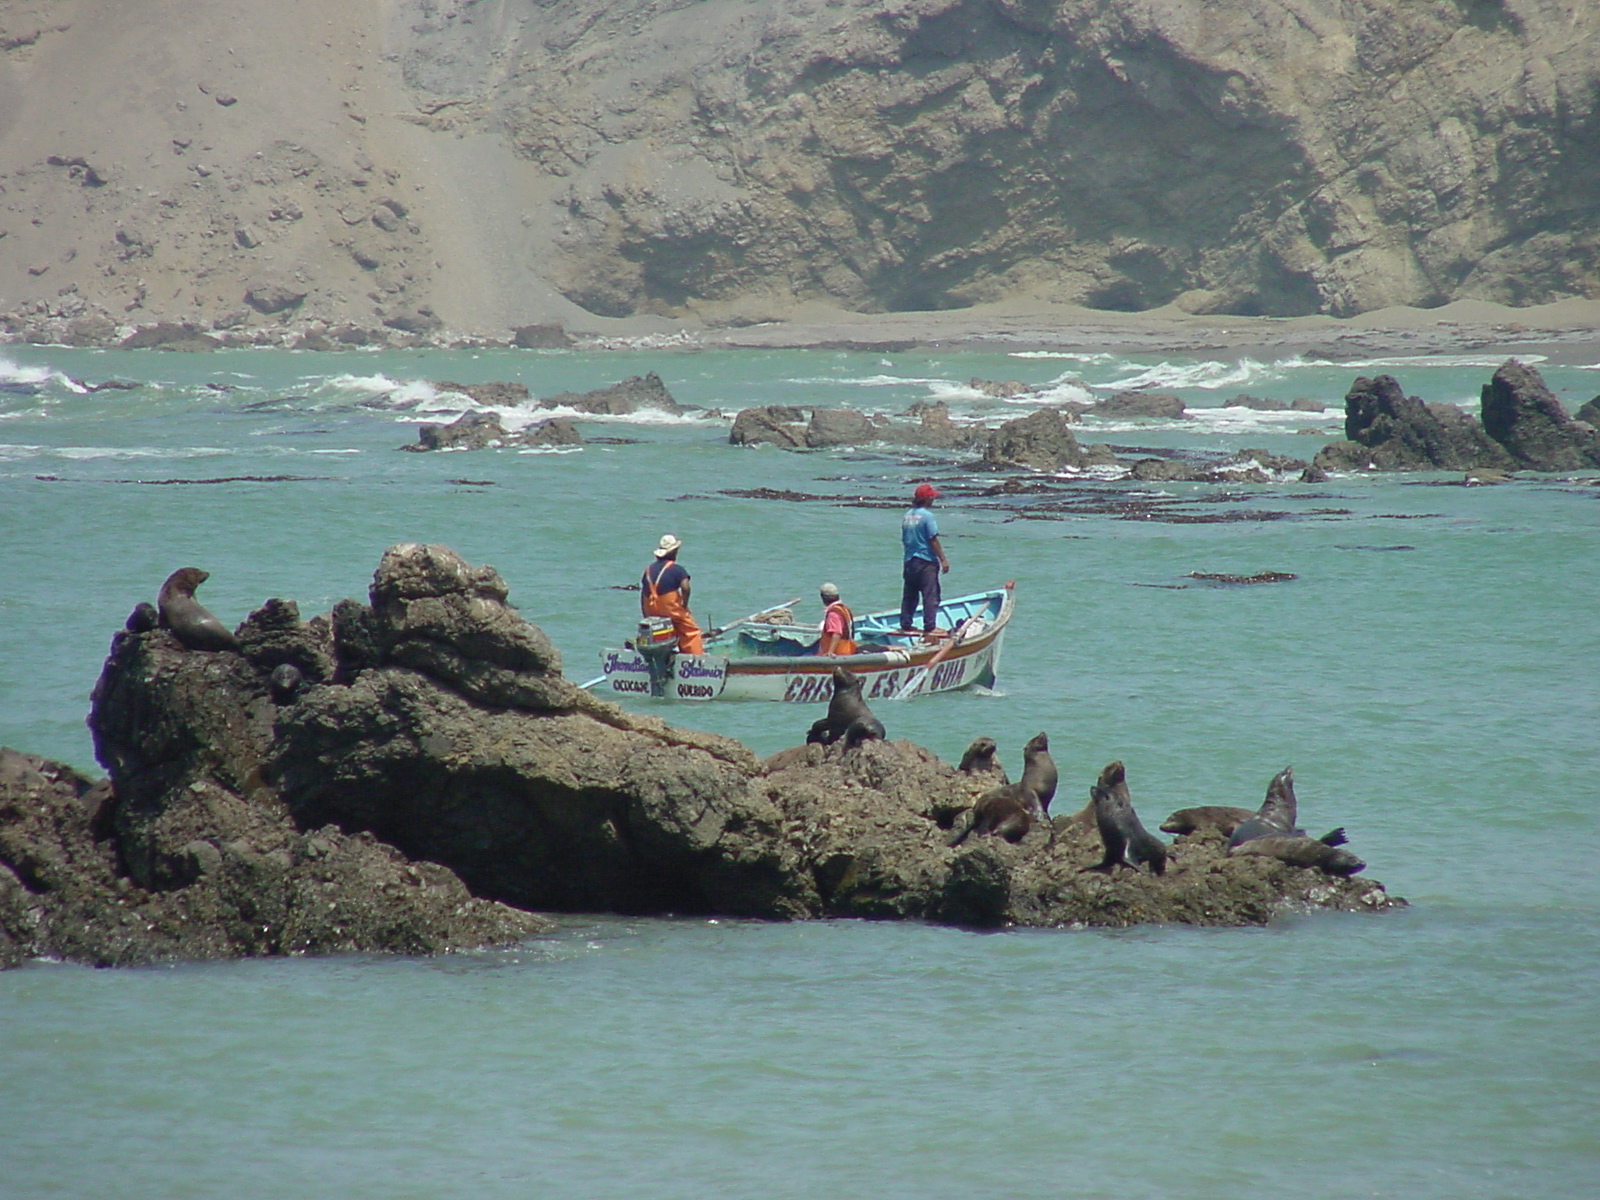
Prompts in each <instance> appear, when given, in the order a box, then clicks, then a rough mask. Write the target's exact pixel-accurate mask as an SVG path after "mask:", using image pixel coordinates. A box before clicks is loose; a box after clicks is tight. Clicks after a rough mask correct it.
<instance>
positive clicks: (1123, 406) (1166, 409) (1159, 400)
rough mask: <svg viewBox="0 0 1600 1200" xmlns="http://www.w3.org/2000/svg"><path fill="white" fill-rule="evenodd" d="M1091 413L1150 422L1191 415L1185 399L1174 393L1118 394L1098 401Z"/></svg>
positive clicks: (1172, 419)
mask: <svg viewBox="0 0 1600 1200" xmlns="http://www.w3.org/2000/svg"><path fill="white" fill-rule="evenodd" d="M1090 411H1091V412H1093V413H1094V415H1095V416H1097V417H1138V418H1141V419H1143V420H1149V421H1176V420H1181V419H1182V418H1184V417H1186V416H1188V415H1189V414H1188V411H1187V410H1186V409H1185V408H1184V404H1183V397H1181V396H1178V395H1176V394H1174V393H1172V392H1118V393H1116V394H1115V395H1113V396H1107V397H1106V398H1105V399H1104V400H1100V401H1097V402H1096V403H1095V406H1094V408H1093V409H1091V410H1090Z"/></svg>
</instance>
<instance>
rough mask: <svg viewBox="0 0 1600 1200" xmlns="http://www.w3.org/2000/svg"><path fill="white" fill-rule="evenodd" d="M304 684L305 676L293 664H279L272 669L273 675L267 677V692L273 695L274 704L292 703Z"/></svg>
mask: <svg viewBox="0 0 1600 1200" xmlns="http://www.w3.org/2000/svg"><path fill="white" fill-rule="evenodd" d="M303 683H305V676H304V675H303V674H302V673H301V671H300V668H299V667H297V666H295V665H294V664H293V663H279V664H278V665H277V666H275V667H273V668H272V674H271V675H269V676H267V690H268V691H269V692H271V693H272V702H273V703H274V704H290V703H292V702H293V701H294V698H295V695H296V693H298V692H299V691H300V686H301V684H303Z"/></svg>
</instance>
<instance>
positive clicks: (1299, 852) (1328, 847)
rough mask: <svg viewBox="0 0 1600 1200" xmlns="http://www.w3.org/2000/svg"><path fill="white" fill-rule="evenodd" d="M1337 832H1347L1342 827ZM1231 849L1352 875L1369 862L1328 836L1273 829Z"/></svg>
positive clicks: (1332, 873)
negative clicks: (1329, 839)
mask: <svg viewBox="0 0 1600 1200" xmlns="http://www.w3.org/2000/svg"><path fill="white" fill-rule="evenodd" d="M1334 832H1335V833H1340V834H1341V835H1342V833H1343V831H1342V830H1335V831H1334ZM1329 836H1330V837H1331V836H1332V835H1331V834H1330V835H1329ZM1228 853H1229V854H1230V855H1232V854H1259V855H1262V856H1263V857H1266V858H1276V859H1278V860H1280V861H1281V862H1286V863H1288V864H1289V865H1290V866H1291V867H1316V868H1317V870H1319V871H1321V872H1322V873H1323V874H1324V875H1343V876H1346V877H1348V876H1351V875H1354V874H1356V873H1357V872H1359V871H1364V870H1366V869H1367V864H1366V863H1364V862H1362V861H1361V860H1360V859H1359V858H1357V857H1356V856H1355V855H1354V854H1351V853H1350V851H1348V850H1340V849H1338V848H1337V846H1336V845H1334V844H1330V843H1329V842H1328V840H1327V838H1325V837H1324V838H1311V837H1306V836H1305V835H1303V834H1284V833H1273V834H1267V835H1266V836H1264V837H1257V838H1251V839H1250V840H1249V841H1248V842H1241V843H1240V844H1239V845H1237V846H1231V847H1229V849H1228Z"/></svg>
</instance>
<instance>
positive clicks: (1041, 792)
mask: <svg viewBox="0 0 1600 1200" xmlns="http://www.w3.org/2000/svg"><path fill="white" fill-rule="evenodd" d="M1022 786H1023V787H1025V788H1027V789H1029V790H1030V791H1031V792H1033V794H1034V795H1035V796H1037V797H1038V798H1039V807H1040V809H1042V810H1043V812H1044V813H1045V815H1046V816H1048V815H1049V814H1050V801H1052V800H1054V799H1055V798H1056V760H1055V759H1053V758H1051V757H1050V739H1049V738H1048V737H1046V736H1045V735H1044V734H1043V733H1037V734H1035V735H1034V736H1033V737H1031V738H1029V739H1028V743H1027V745H1025V746H1023V747H1022Z"/></svg>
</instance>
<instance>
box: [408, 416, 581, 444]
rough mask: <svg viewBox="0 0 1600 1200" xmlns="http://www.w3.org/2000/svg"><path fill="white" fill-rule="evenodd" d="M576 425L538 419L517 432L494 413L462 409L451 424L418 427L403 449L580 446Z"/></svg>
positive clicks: (559, 420)
mask: <svg viewBox="0 0 1600 1200" xmlns="http://www.w3.org/2000/svg"><path fill="white" fill-rule="evenodd" d="M582 444H583V437H582V436H581V435H580V434H579V433H578V429H577V426H575V425H573V423H572V422H571V421H569V420H566V419H565V418H563V417H552V418H551V419H550V420H548V421H538V422H536V423H535V424H533V425H530V426H528V428H526V429H520V430H518V431H517V432H515V433H512V432H510V431H509V430H507V429H506V427H505V426H503V425H502V424H500V420H499V418H498V417H496V416H495V415H494V414H493V413H486V412H469V413H463V414H462V415H461V416H459V417H457V418H456V419H455V420H454V421H451V422H450V424H448V425H440V424H438V423H437V422H428V423H426V424H424V425H420V426H418V428H417V440H416V441H415V442H410V443H407V444H406V445H404V446H401V447H400V449H402V450H411V451H416V452H424V451H428V450H483V449H485V448H487V447H491V446H497V447H498V446H581V445H582Z"/></svg>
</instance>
